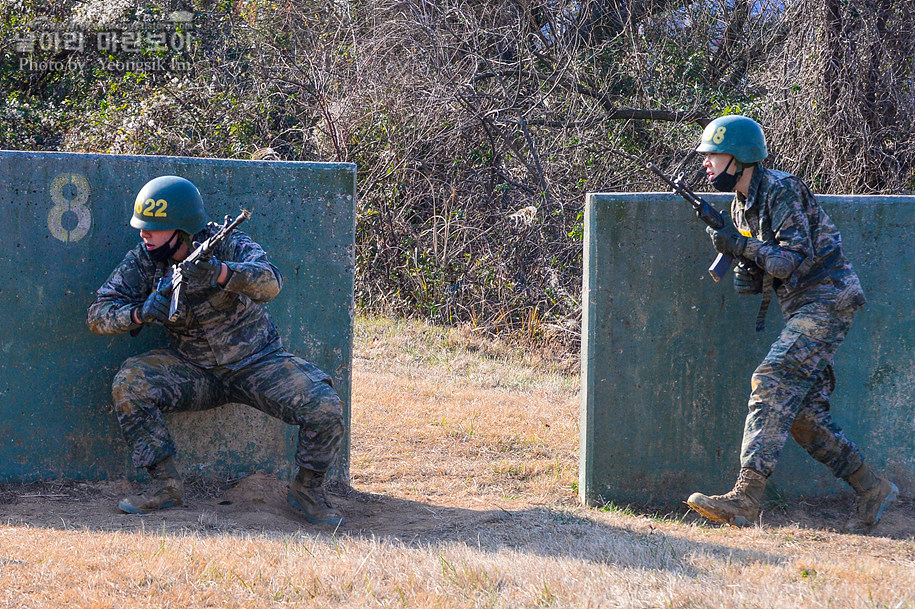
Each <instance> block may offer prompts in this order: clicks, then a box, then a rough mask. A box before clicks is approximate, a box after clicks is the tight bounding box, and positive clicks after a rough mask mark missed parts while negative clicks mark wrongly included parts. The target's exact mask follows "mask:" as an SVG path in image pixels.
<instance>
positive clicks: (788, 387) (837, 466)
mask: <svg viewBox="0 0 915 609" xmlns="http://www.w3.org/2000/svg"><path fill="white" fill-rule="evenodd" d="M855 312H856V309H843V310H841V311H834V310H831V309H830V307H829V305H823V304H810V305H807V306H806V307H804V308H803V309H802V310H799V311H797V312H796V313H795V315H794V316H793V317H792V318H791V319H789V320H788V323H787V324H786V326H785V328H784V329H783V330H782V332H781V334H780V335H779V337H778V339H777V340H776V341H775V343H774V344H773V345H772V347H771V348H770V349H769V353H768V354H767V355H766V357H765V358H764V359H763V361H762V363H761V364H760V365H759V366H758V367H757V368H756V371H755V372H753V376H752V378H751V381H750V386H751V391H750V401H749V409H750V412H749V414H748V415H747V419H746V423H745V425H744V431H743V444H742V446H741V451H740V452H741V454H740V465H741V467H749V468H750V469H753V470H756V471H757V472H759V473H761V474H763V475H764V476H766V477H768V476H770V475H772V472H773V471H774V470H775V466H776V464H777V463H778V457H779V454H780V453H781V450H782V448H783V447H784V445H785V442H786V441H787V439H788V434H789V433H790V434H791V437H793V438H794V439H795V441H796V442H797V443H798V444H799V445H800V446H801V447H802V448H803V449H804V450H806V451H807V452H808V453H809V454H810V456H812V457H813V458H814V459H816V460H817V461H819V462H821V463H823V464H824V465H826V467H828V468H829V469H830V470H831V471H832V473H833V474H834V475H835V476H836V477H837V478H847V477H848V476H849V475H850V474H852V473H854V472H855V470H857V469H858V468H859V467H861V465H862V464H863V459H862V456H861V452H860V451H859V450H858V447H857V446H855V444H854V443H853V442H852V441H851V440H849V439H848V438H847V437H846V436H845V434H844V433H843V432H842V430H841V428H839V426H838V425H836V423H835V422H834V421H833V420H832V416H831V415H830V414H829V396H830V395H831V394H832V391H833V390H834V389H835V386H836V377H835V371H834V369H833V358H834V357H835V354H836V351H838V349H839V346H840V345H841V344H842V340H843V339H844V338H845V335H846V334H847V333H848V330H849V329H850V328H851V324H852V320H853V319H854V317H855Z"/></svg>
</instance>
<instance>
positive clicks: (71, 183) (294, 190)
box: [0, 152, 356, 481]
mask: <svg viewBox="0 0 915 609" xmlns="http://www.w3.org/2000/svg"><path fill="white" fill-rule="evenodd" d="M167 174H173V175H179V176H182V177H185V178H187V179H189V180H191V181H192V182H194V183H195V184H196V185H197V187H198V188H199V189H200V192H201V195H202V196H203V199H204V203H205V205H206V208H207V211H208V213H209V216H210V219H211V220H214V221H217V222H221V221H222V218H223V216H224V215H225V214H231V215H233V216H235V215H237V214H238V212H239V210H240V209H242V208H245V209H248V210H250V211H251V212H252V217H251V218H250V219H249V220H248V221H246V222H245V223H244V224H243V225H242V226H241V227H240V229H239V230H242V231H243V232H246V233H248V234H249V235H251V236H252V237H253V238H254V239H255V240H256V241H258V242H259V243H261V244H262V245H263V246H264V249H265V250H266V251H267V254H268V255H269V256H270V259H271V261H272V262H273V263H274V264H275V265H276V266H277V267H278V268H279V269H280V271H281V272H282V273H283V275H284V278H285V286H284V289H283V291H282V292H281V293H280V295H279V296H278V297H277V298H276V299H275V300H274V301H273V302H271V303H270V304H269V305H267V307H268V311H269V312H270V315H271V318H272V319H273V321H274V323H275V324H276V326H277V328H278V329H279V331H280V334H281V336H282V338H283V341H284V343H285V346H286V348H287V349H288V350H289V351H292V352H294V353H296V354H298V355H301V356H303V357H305V358H306V359H308V360H310V361H312V362H314V363H315V364H316V365H318V366H320V367H321V368H322V369H324V370H325V371H327V373H328V374H330V375H331V376H332V377H333V379H334V385H335V387H336V389H337V391H338V392H339V393H340V396H341V398H342V399H343V401H344V404H345V414H346V420H347V423H348V421H349V419H350V413H349V403H350V395H351V361H352V322H353V263H354V259H353V241H354V234H355V221H354V217H355V216H354V213H355V195H356V184H355V177H356V169H355V166H353V165H350V164H324V163H293V162H271V161H232V160H217V159H193V158H174V157H137V156H111V155H89V154H65V153H21V152H0V210H2V221H0V247H2V250H3V255H2V259H3V262H2V265H0V481H29V480H38V479H56V478H71V479H102V478H108V477H115V476H121V475H128V476H134V475H135V470H134V468H133V466H132V465H131V464H130V460H129V456H128V454H127V451H126V447H125V445H124V441H123V440H122V438H121V436H120V431H119V428H118V426H117V421H116V418H115V416H114V414H113V412H111V394H110V384H111V380H112V378H113V377H114V374H115V372H116V371H117V369H118V367H119V366H120V364H121V362H122V361H123V360H124V359H125V358H126V357H128V356H129V355H132V354H136V353H140V352H142V351H145V350H147V349H150V348H153V347H155V346H158V345H161V344H163V343H164V339H165V337H164V332H163V331H162V330H161V328H155V327H150V328H144V330H143V332H141V333H140V335H139V336H137V337H135V338H132V337H130V336H129V335H127V334H123V335H118V336H110V337H106V336H96V335H94V334H92V333H91V332H90V331H89V329H88V327H87V325H86V309H87V307H88V305H89V304H90V302H92V300H93V298H94V295H95V294H94V292H95V290H96V288H98V287H99V286H100V285H101V284H102V283H103V282H104V281H105V279H106V278H107V276H108V275H109V273H110V272H111V271H112V270H113V269H114V267H115V266H116V265H117V264H118V263H119V262H120V261H121V259H122V258H123V256H124V254H125V253H126V252H127V250H128V249H130V248H132V247H133V246H134V245H135V244H136V243H137V242H138V239H139V236H138V231H137V230H135V229H132V228H130V227H129V226H128V224H127V223H128V220H129V218H130V214H131V210H132V206H133V201H134V197H135V196H136V193H137V192H138V191H139V189H140V188H141V187H142V186H143V184H145V183H146V182H147V181H148V180H150V179H152V178H154V177H156V176H159V175H167ZM168 420H169V424H170V427H171V429H172V431H173V434H174V436H175V440H176V442H177V444H178V450H179V454H178V456H179V459H180V461H181V464H182V466H183V467H184V469H185V470H186V471H187V472H188V473H191V474H197V475H201V476H205V477H206V476H232V475H237V474H240V473H244V472H251V471H255V470H263V471H270V472H274V473H277V474H279V475H283V476H286V475H288V474H289V473H290V472H291V471H292V462H291V459H292V455H293V451H294V446H295V437H296V429H295V428H292V427H290V426H287V425H284V424H283V423H280V422H279V421H276V420H274V419H271V418H269V417H267V416H266V415H263V414H261V413H260V412H258V411H257V410H255V409H253V408H249V407H243V406H239V405H230V406H228V407H224V408H218V409H215V410H208V411H205V412H198V413H186V414H175V415H169V416H168ZM347 427H348V426H347ZM348 456H349V437H348V436H347V441H346V444H345V446H344V450H343V451H342V452H341V457H340V460H339V462H338V463H337V465H336V466H335V468H334V475H336V476H346V475H347V472H348Z"/></svg>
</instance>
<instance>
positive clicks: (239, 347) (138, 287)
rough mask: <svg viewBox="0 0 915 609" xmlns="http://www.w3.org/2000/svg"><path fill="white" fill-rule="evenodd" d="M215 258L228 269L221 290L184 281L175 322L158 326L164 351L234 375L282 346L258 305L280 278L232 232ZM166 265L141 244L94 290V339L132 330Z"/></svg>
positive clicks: (206, 232) (209, 231)
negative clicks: (166, 344) (163, 337)
mask: <svg viewBox="0 0 915 609" xmlns="http://www.w3.org/2000/svg"><path fill="white" fill-rule="evenodd" d="M217 230H218V229H217V228H216V226H215V225H214V224H212V223H210V224H208V225H207V226H206V228H204V229H203V230H202V231H201V232H199V233H197V235H195V236H194V239H195V240H197V241H203V240H205V239H207V238H208V237H211V236H212V235H214V234H215V233H216V231H217ZM214 255H215V257H216V258H217V259H219V260H221V261H223V262H225V263H226V265H227V266H228V267H229V268H230V269H231V270H232V274H231V276H230V278H229V281H228V283H227V284H226V286H225V288H218V287H210V286H200V285H194V284H193V283H192V282H191V281H188V284H187V289H186V290H185V292H184V297H185V301H184V302H183V305H184V306H183V309H182V311H181V313H180V315H179V317H178V318H177V319H176V320H175V321H174V322H166V323H165V324H164V325H165V331H166V335H167V336H168V341H169V344H170V345H171V347H172V348H174V349H175V350H177V351H178V353H180V354H181V355H182V356H184V357H185V358H187V359H188V360H190V361H192V362H194V363H195V364H197V365H199V366H202V367H204V368H213V367H216V366H226V367H228V368H231V369H234V370H237V369H239V368H242V367H243V366H245V365H246V364H247V363H249V362H251V361H254V360H256V359H258V358H259V357H262V356H263V355H266V354H268V353H272V352H274V351H278V350H280V349H281V348H282V342H281V340H280V336H279V333H278V332H277V330H276V327H275V326H274V325H273V322H272V321H270V318H269V317H268V316H267V312H266V311H265V310H264V307H263V305H262V303H265V302H268V301H270V300H272V299H273V298H274V297H275V296H276V295H277V294H278V293H279V292H280V289H282V287H283V277H282V275H281V274H280V272H279V270H278V269H277V268H276V267H275V266H273V265H272V264H271V263H270V261H269V260H268V259H267V254H266V253H264V250H263V249H262V248H261V246H260V245H258V244H257V243H255V242H254V241H253V240H252V239H251V238H250V237H248V236H247V235H246V234H244V233H242V232H239V231H234V232H232V233H231V234H230V235H229V237H228V238H227V239H226V240H225V241H223V242H222V243H220V244H219V245H218V246H217V247H216V250H215V252H214ZM173 263H174V261H172V260H169V261H167V262H155V261H153V260H152V259H151V258H150V257H149V254H148V253H147V252H146V247H145V246H144V244H143V242H142V241H141V242H140V243H139V244H138V245H137V247H135V248H134V249H132V250H131V251H129V252H127V255H126V256H125V257H124V260H122V261H121V263H120V264H119V265H118V266H117V268H115V269H114V271H113V272H112V273H111V276H110V277H108V280H107V281H105V283H104V284H103V285H102V287H100V288H99V289H98V290H97V291H96V298H95V301H94V302H93V303H92V304H91V305H90V306H89V315H88V323H89V328H90V329H91V330H92V331H93V332H95V333H96V334H119V333H122V332H127V331H130V330H134V329H136V328H139V327H140V326H139V325H138V324H135V323H134V322H133V320H132V318H131V311H132V310H133V309H134V308H136V307H137V306H139V305H142V304H143V302H144V301H145V300H146V297H147V296H149V294H151V293H152V291H153V290H154V289H155V288H156V286H157V285H158V283H159V279H160V278H162V277H167V276H169V275H171V272H172V266H171V265H172V264H173Z"/></svg>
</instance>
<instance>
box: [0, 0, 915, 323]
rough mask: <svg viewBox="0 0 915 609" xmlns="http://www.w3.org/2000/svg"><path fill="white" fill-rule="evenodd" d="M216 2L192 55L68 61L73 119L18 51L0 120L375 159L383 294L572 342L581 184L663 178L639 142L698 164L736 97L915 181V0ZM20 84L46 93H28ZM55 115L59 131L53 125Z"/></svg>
mask: <svg viewBox="0 0 915 609" xmlns="http://www.w3.org/2000/svg"><path fill="white" fill-rule="evenodd" d="M25 4H30V6H31V5H34V6H33V9H34V10H39V9H37V8H34V7H37V6H38V5H37V4H35V3H28V2H26V3H25ZM139 4H145V3H139ZM139 4H138V6H139ZM171 4H175V3H171ZM170 6H171V5H170ZM175 6H177V4H175ZM196 9H197V10H198V11H199V12H200V13H201V14H204V15H206V19H205V20H203V21H201V22H200V25H201V28H200V30H201V32H200V33H201V40H200V44H199V45H198V46H197V47H196V49H195V51H194V56H193V58H192V59H193V62H194V70H193V72H191V73H188V74H181V75H177V77H176V78H174V79H153V78H139V79H135V80H130V79H128V78H126V77H124V78H121V79H120V80H117V78H118V77H117V76H116V75H111V76H110V79H109V80H108V81H105V80H104V79H102V80H96V81H93V82H88V83H86V84H83V85H80V86H77V85H75V84H72V83H71V84H70V85H69V86H70V88H65V89H63V90H65V91H66V92H67V95H69V96H70V97H69V98H68V101H69V102H70V103H71V104H72V100H73V99H75V98H76V94H75V91H77V90H78V91H82V93H81V94H82V95H84V96H85V97H84V98H83V102H82V105H81V106H79V110H80V111H76V112H74V114H75V115H74V116H68V117H67V118H66V120H64V119H62V118H60V115H61V113H62V112H63V110H61V108H60V105H58V106H54V102H53V100H52V101H51V102H46V101H45V98H44V97H42V96H43V95H44V96H47V95H48V93H49V92H51V93H53V92H54V91H55V90H56V89H53V88H52V85H53V86H60V85H62V84H67V83H63V82H61V81H57V82H53V83H48V82H35V81H34V80H32V81H28V82H26V81H24V80H22V79H21V78H18V79H17V78H16V77H14V76H10V75H9V74H6V76H4V75H3V74H2V73H0V77H3V78H4V84H5V85H7V86H10V87H11V89H12V90H13V93H12V94H11V95H10V96H9V97H7V99H5V100H3V102H4V104H5V106H4V108H5V112H6V114H7V115H8V116H13V117H14V118H15V120H16V121H17V122H16V123H15V126H13V127H8V128H6V127H4V126H3V125H2V124H0V139H2V140H3V143H9V142H12V144H13V145H14V146H18V145H19V143H21V142H38V144H37V145H39V146H40V145H41V142H42V141H49V142H62V144H59V145H60V146H61V147H63V148H65V149H68V150H91V151H96V150H98V151H106V152H129V153H156V154H182V155H192V156H220V157H236V158H250V157H252V156H254V157H263V156H266V157H267V158H281V159H290V160H322V161H346V162H353V163H356V164H357V166H358V170H359V179H358V188H359V208H358V226H357V244H356V254H357V298H358V300H359V302H360V304H361V305H363V306H364V307H366V308H371V309H376V310H384V311H388V312H397V313H403V314H409V315H422V316H425V317H427V318H430V319H432V320H434V321H437V322H441V323H454V322H469V323H472V324H474V325H476V326H477V327H479V328H484V329H489V330H494V331H502V330H509V331H513V332H520V333H521V334H523V335H525V336H527V337H529V338H534V339H537V338H541V337H553V338H555V337H563V338H565V339H568V340H572V341H574V340H576V333H577V320H578V315H579V314H580V306H581V303H580V296H579V291H580V285H581V263H582V260H581V256H582V242H581V239H582V221H583V217H582V208H583V203H584V198H585V194H586V193H587V192H589V191H590V192H594V191H610V190H624V191H632V190H654V189H657V188H658V187H659V186H660V185H659V184H657V183H656V182H654V181H653V180H652V179H651V178H650V176H648V175H646V174H645V173H644V172H643V171H641V168H640V167H639V164H638V163H634V162H632V161H631V160H629V158H631V156H626V155H635V156H638V157H641V158H652V159H654V160H655V161H656V162H657V163H658V164H659V165H662V166H664V167H665V168H667V169H669V170H671V171H677V170H680V169H686V170H690V169H692V170H694V171H696V175H697V176H698V175H700V174H699V172H698V169H699V167H698V163H697V162H696V161H695V159H694V158H691V155H690V153H691V152H692V150H693V148H694V146H695V144H696V142H697V139H698V135H699V133H700V127H701V126H702V125H704V124H705V123H706V122H707V121H708V120H710V119H711V118H713V117H715V116H717V115H720V114H723V113H735V112H739V113H743V114H748V115H750V116H752V117H753V118H756V119H757V120H758V121H759V122H760V123H761V124H763V126H764V127H765V128H766V131H767V133H768V136H769V144H770V149H771V150H772V153H773V156H772V159H771V160H770V161H769V162H770V164H772V165H774V166H777V167H779V168H781V169H785V170H788V171H792V172H795V173H798V174H800V175H801V176H803V177H804V178H805V179H807V180H808V181H809V182H810V183H812V184H813V185H814V186H815V188H816V189H817V190H819V191H828V192H875V191H883V192H902V191H904V190H910V189H911V188H912V187H913V184H912V182H913V178H912V175H913V167H915V154H913V146H915V144H913V141H915V138H913V131H915V125H913V114H915V95H913V82H912V79H913V70H912V62H913V56H915V53H913V51H915V49H913V36H912V34H911V32H912V30H913V27H912V26H913V25H915V15H913V12H915V8H913V6H912V3H900V2H896V3H893V2H891V0H877V1H876V2H867V1H865V0H847V1H843V2H841V3H840V2H838V0H826V2H825V3H815V2H812V1H811V0H786V1H784V2H781V1H777V0H763V1H754V0H705V1H703V2H692V1H686V0H641V1H639V0H629V1H623V0H492V1H489V2H482V1H479V0H335V1H333V2H319V1H316V0H297V1H295V2H292V1H287V2H278V3H266V2H258V1H254V0H245V1H237V2H232V3H227V2H222V3H213V2H203V1H202V0H201V1H200V2H197V3H196ZM55 11H56V13H55V15H59V14H63V13H65V12H66V8H65V7H63V5H60V6H58V7H57V8H56V9H55ZM0 15H3V17H4V19H6V20H7V22H9V19H11V15H12V13H10V12H9V11H6V12H0ZM5 23H6V22H5ZM4 57H7V58H8V55H7V56H4ZM5 65H10V64H9V62H8V61H7V63H6V64H5ZM112 81H114V82H112ZM30 96H31V97H30ZM51 97H53V95H51ZM39 100H40V101H39ZM24 103H28V104H32V105H31V106H30V108H35V107H41V108H44V109H43V110H42V112H44V113H43V114H42V113H41V112H39V113H37V114H35V115H34V116H33V115H32V114H24V113H23V112H22V111H21V110H19V108H21V107H22V104H24ZM45 103H47V104H48V105H47V106H42V104H45ZM98 108H103V109H102V110H99V109H98ZM0 110H3V109H0ZM30 112H31V110H30ZM50 123H53V124H56V125H59V127H58V129H59V136H58V138H57V139H56V140H54V139H53V138H50V137H47V138H46V139H44V140H42V139H40V138H38V139H36V137H35V134H36V133H37V131H38V127H37V125H41V129H42V130H43V131H42V135H43V137H44V133H45V132H46V131H48V129H49V127H48V124H50ZM29 138H31V139H29ZM54 145H58V144H56V143H55V144H54ZM618 153H625V154H618Z"/></svg>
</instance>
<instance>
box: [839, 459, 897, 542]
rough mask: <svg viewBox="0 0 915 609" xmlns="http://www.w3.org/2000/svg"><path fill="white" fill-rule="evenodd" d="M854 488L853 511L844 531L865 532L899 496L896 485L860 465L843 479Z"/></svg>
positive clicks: (865, 466) (872, 526) (878, 520)
mask: <svg viewBox="0 0 915 609" xmlns="http://www.w3.org/2000/svg"><path fill="white" fill-rule="evenodd" d="M845 481H846V482H848V484H849V485H850V486H851V487H852V488H853V489H855V513H854V515H853V516H852V517H851V518H849V519H848V522H846V523H845V532H846V533H866V532H868V531H870V530H871V529H872V528H874V525H876V524H877V523H878V522H880V517H881V516H883V510H885V509H886V508H888V507H889V506H890V504H892V503H893V502H894V501H896V499H897V498H898V497H899V489H898V488H896V485H895V484H893V483H892V482H890V481H889V480H887V479H886V478H881V477H880V476H878V475H876V474H875V473H874V471H873V470H872V469H871V468H870V467H868V466H867V465H862V466H861V467H859V468H858V470H857V471H855V473H853V474H852V475H850V476H849V477H848V478H846V479H845Z"/></svg>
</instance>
